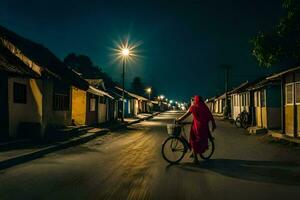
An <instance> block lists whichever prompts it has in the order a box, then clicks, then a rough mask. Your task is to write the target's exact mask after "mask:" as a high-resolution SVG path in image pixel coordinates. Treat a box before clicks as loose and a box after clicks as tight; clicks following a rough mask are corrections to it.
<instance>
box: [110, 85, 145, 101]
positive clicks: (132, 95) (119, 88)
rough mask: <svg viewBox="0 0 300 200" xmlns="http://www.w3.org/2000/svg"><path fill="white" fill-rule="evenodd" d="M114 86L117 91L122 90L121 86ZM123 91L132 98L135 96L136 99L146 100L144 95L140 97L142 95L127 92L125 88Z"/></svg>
mask: <svg viewBox="0 0 300 200" xmlns="http://www.w3.org/2000/svg"><path fill="white" fill-rule="evenodd" d="M115 88H116V89H117V90H119V91H122V90H123V88H121V87H118V86H115ZM124 92H125V93H126V94H127V95H129V96H131V97H132V98H135V99H138V100H142V101H148V99H146V98H145V97H142V96H140V95H137V94H133V93H131V92H128V91H126V90H124Z"/></svg>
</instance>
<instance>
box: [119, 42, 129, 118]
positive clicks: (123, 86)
mask: <svg viewBox="0 0 300 200" xmlns="http://www.w3.org/2000/svg"><path fill="white" fill-rule="evenodd" d="M121 54H122V56H123V73H122V89H123V90H122V122H124V112H125V63H126V58H127V57H128V56H130V51H129V49H128V48H123V49H121Z"/></svg>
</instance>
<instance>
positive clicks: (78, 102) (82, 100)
mask: <svg viewBox="0 0 300 200" xmlns="http://www.w3.org/2000/svg"><path fill="white" fill-rule="evenodd" d="M72 119H73V120H74V121H75V124H76V125H85V124H86V91H83V90H80V89H78V88H76V87H72Z"/></svg>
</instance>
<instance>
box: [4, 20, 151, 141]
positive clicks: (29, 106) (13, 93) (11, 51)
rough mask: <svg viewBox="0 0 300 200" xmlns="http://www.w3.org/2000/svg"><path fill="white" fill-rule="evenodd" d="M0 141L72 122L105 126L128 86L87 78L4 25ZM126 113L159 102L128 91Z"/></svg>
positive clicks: (115, 113)
mask: <svg viewBox="0 0 300 200" xmlns="http://www.w3.org/2000/svg"><path fill="white" fill-rule="evenodd" d="M0 92H1V96H0V140H7V139H9V138H15V137H31V138H32V137H33V138H36V137H37V138H45V137H47V136H48V135H49V134H51V132H52V131H51V130H54V129H58V128H61V127H66V126H82V125H94V124H101V123H105V122H108V121H111V120H117V119H118V118H119V117H120V113H122V105H123V101H122V88H121V87H118V86H117V85H115V86H113V87H112V88H105V83H104V82H103V80H102V79H99V78H98V79H88V80H85V79H83V78H82V77H81V75H80V74H79V73H77V72H76V71H74V70H72V69H70V68H69V67H68V66H65V65H64V63H62V62H61V61H60V60H59V59H58V58H57V57H56V56H55V55H54V54H53V53H52V52H50V51H49V50H48V49H47V48H46V47H44V46H42V45H40V44H37V43H35V42H32V41H30V40H28V39H26V38H23V37H21V36H19V35H17V34H15V33H14V32H12V31H9V30H7V29H6V28H4V27H1V26H0ZM124 101H125V108H124V110H125V117H134V116H136V115H137V114H138V113H142V112H149V111H150V109H151V106H153V102H149V101H148V99H146V98H144V97H142V96H139V95H136V94H133V93H130V92H128V91H126V90H125V100H124Z"/></svg>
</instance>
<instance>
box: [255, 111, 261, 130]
mask: <svg viewBox="0 0 300 200" xmlns="http://www.w3.org/2000/svg"><path fill="white" fill-rule="evenodd" d="M255 118H256V125H257V126H258V127H262V120H261V109H260V107H255Z"/></svg>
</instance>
